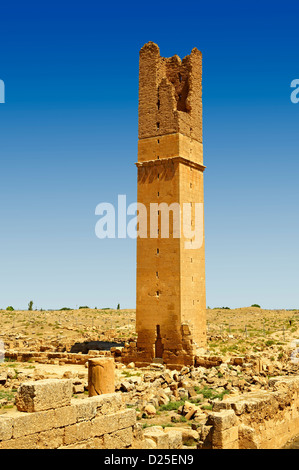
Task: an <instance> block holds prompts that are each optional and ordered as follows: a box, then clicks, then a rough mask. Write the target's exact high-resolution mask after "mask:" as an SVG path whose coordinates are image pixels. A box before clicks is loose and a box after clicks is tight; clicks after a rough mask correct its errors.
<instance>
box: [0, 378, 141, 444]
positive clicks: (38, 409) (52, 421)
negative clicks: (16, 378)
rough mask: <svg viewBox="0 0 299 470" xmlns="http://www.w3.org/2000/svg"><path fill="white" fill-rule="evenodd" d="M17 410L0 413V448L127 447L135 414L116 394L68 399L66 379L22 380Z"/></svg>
mask: <svg viewBox="0 0 299 470" xmlns="http://www.w3.org/2000/svg"><path fill="white" fill-rule="evenodd" d="M16 402H17V406H18V408H19V410H22V411H16V412H14V413H13V414H10V415H0V449H47V448H48V449H50V448H51V449H68V448H99V449H102V448H105V449H125V448H131V447H132V446H133V442H134V439H135V434H136V429H137V428H136V412H135V410H133V409H127V408H125V406H124V405H123V403H122V398H121V393H110V394H103V395H98V396H94V397H87V398H83V399H73V398H72V382H71V381H70V380H68V379H61V380H60V379H46V380H40V381H32V382H26V383H23V384H22V386H21V387H20V389H19V393H18V398H17V400H16Z"/></svg>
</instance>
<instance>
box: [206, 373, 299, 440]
mask: <svg viewBox="0 0 299 470" xmlns="http://www.w3.org/2000/svg"><path fill="white" fill-rule="evenodd" d="M269 385H270V386H271V387H272V391H265V390H260V391H258V392H249V393H246V394H242V395H239V396H232V397H228V398H227V399H226V400H223V401H221V402H219V403H215V404H214V406H213V411H212V412H211V413H210V414H209V418H208V422H207V423H206V425H203V426H202V428H201V443H200V444H199V446H198V447H199V448H201V449H280V448H282V447H283V446H284V445H285V444H286V443H287V441H289V440H290V439H292V438H293V437H295V436H297V435H299V376H295V377H294V376H287V377H283V376H281V377H273V378H272V379H270V381H269Z"/></svg>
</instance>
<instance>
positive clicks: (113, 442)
mask: <svg viewBox="0 0 299 470" xmlns="http://www.w3.org/2000/svg"><path fill="white" fill-rule="evenodd" d="M132 442H133V430H132V428H131V427H129V428H125V429H121V430H119V431H116V432H112V433H111V434H104V446H105V448H106V449H125V448H126V447H130V446H131V445H132Z"/></svg>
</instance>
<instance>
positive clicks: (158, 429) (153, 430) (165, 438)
mask: <svg viewBox="0 0 299 470" xmlns="http://www.w3.org/2000/svg"><path fill="white" fill-rule="evenodd" d="M144 436H145V438H150V439H152V440H153V441H154V442H155V443H156V446H157V447H158V448H159V449H169V435H168V433H166V432H164V431H163V428H162V426H151V427H149V428H146V429H145V430H144Z"/></svg>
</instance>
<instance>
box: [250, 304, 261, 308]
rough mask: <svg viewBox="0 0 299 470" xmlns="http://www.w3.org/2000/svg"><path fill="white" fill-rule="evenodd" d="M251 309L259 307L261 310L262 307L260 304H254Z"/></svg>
mask: <svg viewBox="0 0 299 470" xmlns="http://www.w3.org/2000/svg"><path fill="white" fill-rule="evenodd" d="M251 307H257V308H261V306H260V305H258V304H252V305H251Z"/></svg>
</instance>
